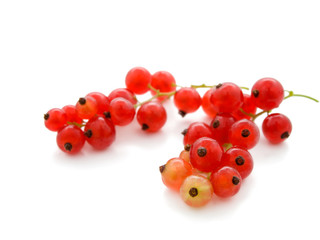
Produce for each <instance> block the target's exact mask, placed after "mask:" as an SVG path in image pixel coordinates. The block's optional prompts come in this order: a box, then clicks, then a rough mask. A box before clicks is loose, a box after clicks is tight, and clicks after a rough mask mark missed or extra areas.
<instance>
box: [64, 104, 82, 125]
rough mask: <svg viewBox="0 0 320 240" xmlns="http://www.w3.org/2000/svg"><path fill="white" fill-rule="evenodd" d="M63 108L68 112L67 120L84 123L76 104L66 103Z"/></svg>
mask: <svg viewBox="0 0 320 240" xmlns="http://www.w3.org/2000/svg"><path fill="white" fill-rule="evenodd" d="M62 110H63V111H64V112H65V113H66V116H67V122H70V123H79V124H81V123H82V119H81V118H80V117H79V116H78V113H77V109H76V106H74V105H66V106H64V107H63V108H62Z"/></svg>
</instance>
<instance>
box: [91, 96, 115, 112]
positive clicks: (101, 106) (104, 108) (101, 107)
mask: <svg viewBox="0 0 320 240" xmlns="http://www.w3.org/2000/svg"><path fill="white" fill-rule="evenodd" d="M88 96H90V97H93V98H94V99H95V100H96V102H97V106H98V111H97V113H98V114H103V113H104V112H109V108H110V100H109V98H108V97H107V96H106V95H104V94H103V93H100V92H91V93H89V94H87V96H86V97H88Z"/></svg>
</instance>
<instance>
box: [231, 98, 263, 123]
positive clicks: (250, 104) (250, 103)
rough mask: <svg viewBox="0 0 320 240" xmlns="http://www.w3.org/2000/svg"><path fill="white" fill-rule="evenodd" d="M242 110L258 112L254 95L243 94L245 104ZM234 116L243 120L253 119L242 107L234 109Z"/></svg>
mask: <svg viewBox="0 0 320 240" xmlns="http://www.w3.org/2000/svg"><path fill="white" fill-rule="evenodd" d="M241 108H242V110H243V111H244V112H246V113H248V114H253V115H254V114H256V112H257V106H256V105H255V104H254V102H253V100H252V96H251V95H248V94H243V104H242V106H241ZM232 116H234V117H235V119H236V120H241V119H244V118H246V119H249V120H250V119H251V117H250V116H249V115H247V114H244V113H243V112H241V110H240V109H238V110H236V111H234V112H233V113H232Z"/></svg>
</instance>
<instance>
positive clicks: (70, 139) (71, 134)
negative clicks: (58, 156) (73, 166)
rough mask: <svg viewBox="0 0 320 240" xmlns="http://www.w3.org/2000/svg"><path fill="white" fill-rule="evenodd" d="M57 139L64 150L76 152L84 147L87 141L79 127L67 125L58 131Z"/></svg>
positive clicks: (71, 152)
mask: <svg viewBox="0 0 320 240" xmlns="http://www.w3.org/2000/svg"><path fill="white" fill-rule="evenodd" d="M56 141H57V145H58V147H59V148H60V149H61V150H62V151H63V152H65V153H69V154H75V153H78V152H79V151H80V150H81V149H82V147H83V145H84V143H85V136H84V133H83V131H82V130H81V129H80V128H79V127H77V126H75V125H67V126H65V127H64V128H62V129H61V130H59V131H58V134H57V139H56Z"/></svg>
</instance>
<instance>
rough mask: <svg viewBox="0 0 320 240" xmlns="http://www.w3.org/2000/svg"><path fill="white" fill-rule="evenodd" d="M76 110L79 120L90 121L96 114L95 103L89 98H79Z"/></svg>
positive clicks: (96, 106)
mask: <svg viewBox="0 0 320 240" xmlns="http://www.w3.org/2000/svg"><path fill="white" fill-rule="evenodd" d="M76 109H77V113H78V116H79V117H80V118H81V119H90V118H92V117H93V116H94V115H95V114H97V112H98V104H97V101H96V100H95V99H94V98H93V97H90V96H87V97H84V98H79V100H78V102H77V104H76Z"/></svg>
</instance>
